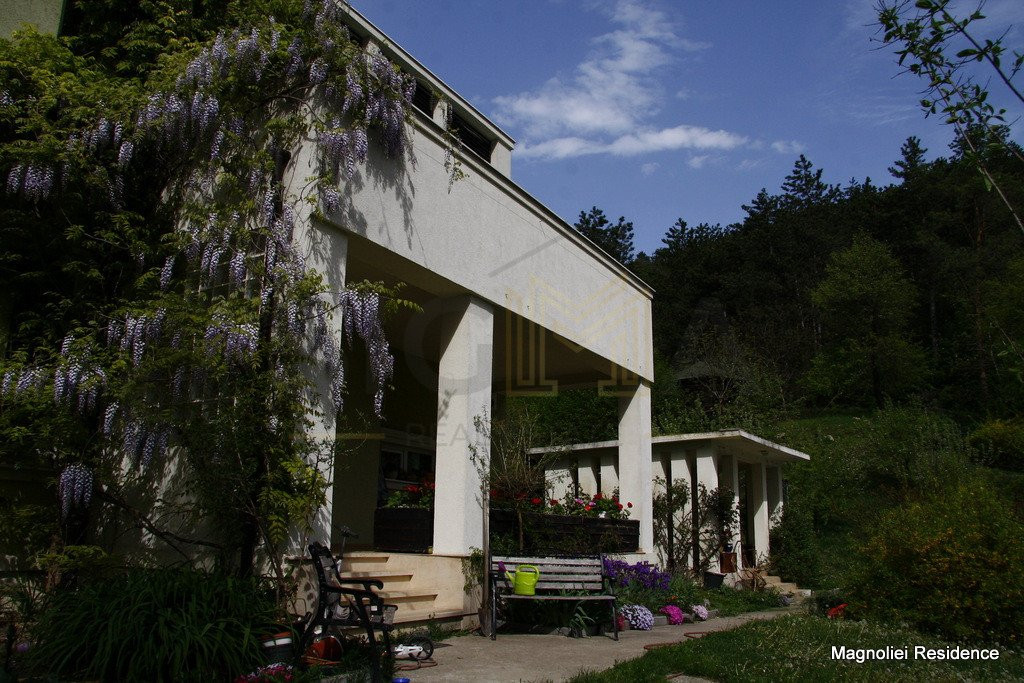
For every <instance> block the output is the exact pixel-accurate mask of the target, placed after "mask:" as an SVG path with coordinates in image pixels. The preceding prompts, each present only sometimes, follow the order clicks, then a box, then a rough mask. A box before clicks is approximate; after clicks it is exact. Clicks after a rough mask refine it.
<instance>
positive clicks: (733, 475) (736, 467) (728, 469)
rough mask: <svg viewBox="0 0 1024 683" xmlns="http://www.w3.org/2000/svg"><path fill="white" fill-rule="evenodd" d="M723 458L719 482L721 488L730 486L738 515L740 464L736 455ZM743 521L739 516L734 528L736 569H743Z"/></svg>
mask: <svg viewBox="0 0 1024 683" xmlns="http://www.w3.org/2000/svg"><path fill="white" fill-rule="evenodd" d="M721 457H722V470H721V471H722V476H721V478H720V481H719V486H728V487H729V489H730V490H731V491H732V504H733V506H734V508H735V509H736V511H737V513H738V512H739V509H740V463H739V461H738V460H737V459H736V456H735V455H723V456H721ZM741 522H742V520H741V519H740V518H739V515H738V514H737V517H736V525H735V526H734V527H733V530H732V531H733V534H732V546H733V547H732V549H733V552H735V553H736V569H737V570H742V569H743V548H742V546H741V544H742V538H741V536H740V526H741Z"/></svg>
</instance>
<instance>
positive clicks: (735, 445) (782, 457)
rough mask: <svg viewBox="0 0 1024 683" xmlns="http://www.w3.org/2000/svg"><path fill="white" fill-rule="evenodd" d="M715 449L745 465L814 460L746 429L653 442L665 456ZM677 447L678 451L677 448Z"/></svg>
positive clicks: (583, 446)
mask: <svg viewBox="0 0 1024 683" xmlns="http://www.w3.org/2000/svg"><path fill="white" fill-rule="evenodd" d="M707 446H712V447H714V448H716V449H717V450H718V452H720V453H723V454H728V455H735V456H736V457H737V458H739V459H740V460H743V461H745V462H765V463H784V462H803V461H807V460H810V459H811V456H810V455H808V454H807V453H804V452H802V451H798V450H796V449H795V448H790V447H789V446H783V445H782V444H780V443H775V442H774V441H769V440H768V439H765V438H763V437H760V436H757V435H756V434H751V433H750V432H746V431H744V430H742V429H721V430H718V431H715V432H698V433H694V434H669V435H667V436H655V437H653V438H651V451H652V452H655V453H661V452H665V451H672V450H679V449H696V448H700V447H707ZM618 447H619V442H618V441H595V442H592V443H577V444H572V445H571V446H565V447H562V448H559V449H557V450H558V451H559V452H567V453H568V452H571V453H573V454H581V453H582V452H596V451H612V450H617V449H618ZM674 447H675V448H674ZM552 450H554V449H552V448H550V447H548V448H534V449H532V450H531V451H530V452H531V453H549V452H551V451H552Z"/></svg>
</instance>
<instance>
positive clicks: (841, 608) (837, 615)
mask: <svg viewBox="0 0 1024 683" xmlns="http://www.w3.org/2000/svg"><path fill="white" fill-rule="evenodd" d="M845 612H846V603H845V602H844V603H843V604H841V605H836V606H835V607H833V608H832V609H830V610H829V611H828V612H826V614H827V615H828V618H829V619H842V618H843V614H844V613H845Z"/></svg>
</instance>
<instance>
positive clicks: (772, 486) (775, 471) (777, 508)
mask: <svg viewBox="0 0 1024 683" xmlns="http://www.w3.org/2000/svg"><path fill="white" fill-rule="evenodd" d="M765 478H766V479H767V481H766V483H765V485H766V487H767V489H768V521H769V523H770V524H771V526H773V527H774V526H775V525H776V524H778V523H779V520H780V519H781V518H782V468H781V467H779V466H778V465H769V466H767V467H766V468H765Z"/></svg>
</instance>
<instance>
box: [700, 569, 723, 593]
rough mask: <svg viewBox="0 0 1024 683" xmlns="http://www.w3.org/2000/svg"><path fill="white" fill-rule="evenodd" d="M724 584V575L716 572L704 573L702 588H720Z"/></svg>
mask: <svg viewBox="0 0 1024 683" xmlns="http://www.w3.org/2000/svg"><path fill="white" fill-rule="evenodd" d="M724 582H725V574H720V573H718V572H704V587H705V588H709V589H713V588H721V587H722V584H723V583H724Z"/></svg>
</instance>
